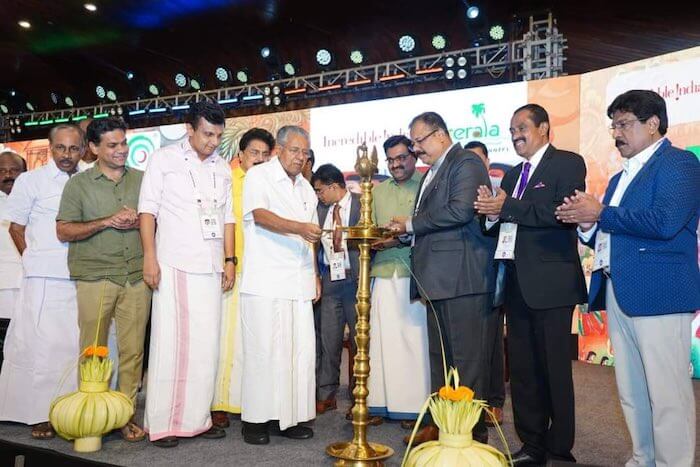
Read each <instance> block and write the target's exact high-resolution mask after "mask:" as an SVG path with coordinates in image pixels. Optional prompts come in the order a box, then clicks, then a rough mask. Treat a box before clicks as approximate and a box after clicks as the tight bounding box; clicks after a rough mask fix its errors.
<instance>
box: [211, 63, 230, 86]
mask: <svg viewBox="0 0 700 467" xmlns="http://www.w3.org/2000/svg"><path fill="white" fill-rule="evenodd" d="M214 76H216V80H217V81H219V82H220V83H228V82H230V81H231V79H232V78H233V76H232V75H231V70H229V69H228V68H226V67H224V66H219V67H216V70H215V71H214Z"/></svg>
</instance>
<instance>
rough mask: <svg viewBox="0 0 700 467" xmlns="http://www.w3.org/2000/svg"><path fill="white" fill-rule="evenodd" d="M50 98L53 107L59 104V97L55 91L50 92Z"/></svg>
mask: <svg viewBox="0 0 700 467" xmlns="http://www.w3.org/2000/svg"><path fill="white" fill-rule="evenodd" d="M50 97H51V103H52V104H53V105H54V106H57V105H58V103H59V102H61V96H59V95H58V93H57V92H56V91H51V94H50Z"/></svg>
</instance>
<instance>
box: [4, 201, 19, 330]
mask: <svg viewBox="0 0 700 467" xmlns="http://www.w3.org/2000/svg"><path fill="white" fill-rule="evenodd" d="M6 202H7V195H6V194H5V193H4V192H2V191H0V318H4V319H12V313H13V312H14V309H15V306H16V303H17V297H18V296H19V286H20V283H21V282H22V258H21V257H20V255H19V253H18V252H17V248H16V247H15V244H14V242H13V241H12V238H10V232H9V231H8V229H9V228H10V221H8V220H3V219H2V217H3V212H4V211H5V203H6Z"/></svg>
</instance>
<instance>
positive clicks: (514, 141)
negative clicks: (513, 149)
mask: <svg viewBox="0 0 700 467" xmlns="http://www.w3.org/2000/svg"><path fill="white" fill-rule="evenodd" d="M518 141H522V142H523V143H525V142H526V141H525V138H515V139H514V140H513V144H515V143H517V142H518Z"/></svg>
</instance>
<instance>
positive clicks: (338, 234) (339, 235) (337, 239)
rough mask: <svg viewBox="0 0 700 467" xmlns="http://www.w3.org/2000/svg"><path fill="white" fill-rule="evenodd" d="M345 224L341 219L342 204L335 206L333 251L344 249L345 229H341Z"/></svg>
mask: <svg viewBox="0 0 700 467" xmlns="http://www.w3.org/2000/svg"><path fill="white" fill-rule="evenodd" d="M342 225H343V221H341V220H340V204H338V203H335V206H333V251H334V252H336V253H337V252H339V251H343V231H342V230H340V229H339V227H341V226H342Z"/></svg>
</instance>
